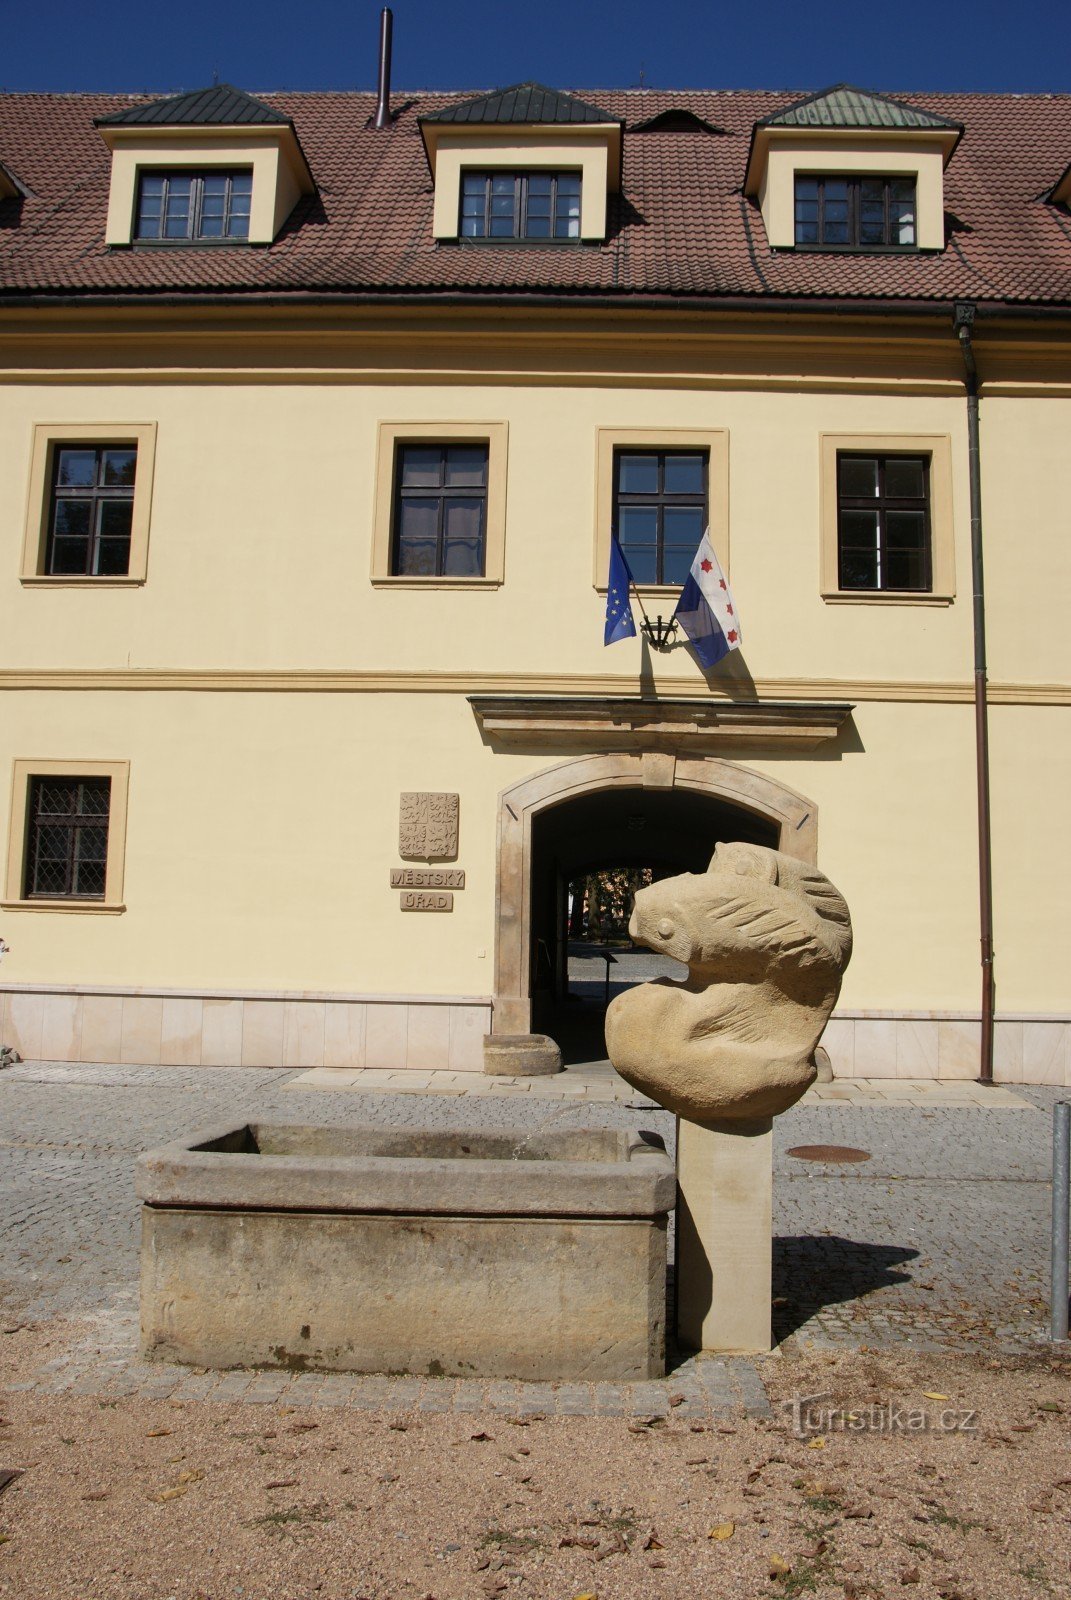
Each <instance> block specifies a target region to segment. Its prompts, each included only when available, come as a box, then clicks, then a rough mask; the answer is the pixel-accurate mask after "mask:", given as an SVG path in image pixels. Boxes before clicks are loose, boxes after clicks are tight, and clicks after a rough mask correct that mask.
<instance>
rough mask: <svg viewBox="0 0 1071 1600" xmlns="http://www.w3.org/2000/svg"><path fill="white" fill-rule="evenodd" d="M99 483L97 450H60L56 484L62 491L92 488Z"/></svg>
mask: <svg viewBox="0 0 1071 1600" xmlns="http://www.w3.org/2000/svg"><path fill="white" fill-rule="evenodd" d="M96 481H97V452H96V451H95V450H68V449H64V450H60V451H59V461H58V463H57V470H56V482H57V484H58V485H59V486H60V488H61V489H83V488H86V489H88V488H91V487H92V486H93V484H95V483H96Z"/></svg>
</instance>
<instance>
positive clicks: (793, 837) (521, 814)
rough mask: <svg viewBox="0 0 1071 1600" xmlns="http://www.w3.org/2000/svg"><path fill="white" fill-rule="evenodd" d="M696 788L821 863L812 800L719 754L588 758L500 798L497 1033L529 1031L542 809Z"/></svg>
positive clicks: (785, 847)
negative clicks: (536, 835) (536, 837)
mask: <svg viewBox="0 0 1071 1600" xmlns="http://www.w3.org/2000/svg"><path fill="white" fill-rule="evenodd" d="M646 788H656V789H681V790H687V789H690V790H695V791H698V792H700V793H702V794H707V795H710V796H711V798H713V799H717V800H720V801H721V802H722V803H723V804H726V805H729V806H735V807H737V808H739V809H740V810H741V811H745V812H749V813H750V814H751V815H752V816H758V817H761V818H763V819H764V820H766V821H768V822H771V823H773V824H774V825H775V826H776V827H777V829H778V839H779V842H778V848H779V849H780V850H782V851H784V853H785V855H790V856H795V857H796V858H797V859H798V860H800V861H807V862H810V863H812V864H815V862H816V857H817V848H818V810H817V807H816V806H815V805H814V804H813V803H812V802H811V801H810V800H808V799H806V797H805V796H804V795H801V794H797V793H796V791H795V790H794V789H790V788H788V786H787V785H786V784H783V783H778V782H776V780H775V779H773V778H767V777H765V776H764V775H763V774H762V773H759V772H753V771H751V769H750V768H748V767H741V766H738V765H737V764H736V763H734V762H731V761H721V760H718V759H717V758H715V757H713V756H708V757H697V758H691V759H681V758H678V757H676V756H674V755H671V754H666V753H664V752H661V751H651V750H648V751H635V752H628V751H620V752H616V753H614V754H610V755H591V756H580V757H578V758H577V759H576V760H573V761H563V762H562V763H560V765H558V766H554V767H548V768H546V769H545V770H544V771H542V772H537V773H534V774H533V775H532V776H531V777H529V778H524V779H522V780H521V782H520V783H515V784H513V785H511V787H510V788H508V789H504V790H503V791H502V793H501V794H500V795H499V799H498V854H497V873H496V890H495V993H494V1014H493V1017H492V1023H491V1026H492V1031H493V1032H495V1033H527V1032H528V1030H529V1028H530V1026H531V997H530V994H529V971H530V949H529V941H530V932H531V887H532V884H531V877H532V824H533V821H534V819H535V818H536V817H537V816H538V815H539V813H540V812H542V811H546V810H549V809H550V808H551V807H553V806H559V805H563V804H564V803H565V802H567V801H569V800H573V799H576V798H578V797H579V796H580V795H584V794H592V793H594V792H596V791H599V790H612V789H646Z"/></svg>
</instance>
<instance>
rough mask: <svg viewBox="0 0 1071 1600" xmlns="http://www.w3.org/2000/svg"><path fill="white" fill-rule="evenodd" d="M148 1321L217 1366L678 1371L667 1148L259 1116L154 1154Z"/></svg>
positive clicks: (507, 1374) (164, 1346)
mask: <svg viewBox="0 0 1071 1600" xmlns="http://www.w3.org/2000/svg"><path fill="white" fill-rule="evenodd" d="M137 1192H138V1197H139V1199H140V1200H141V1201H142V1256H141V1339H142V1349H143V1351H144V1353H145V1354H146V1355H147V1356H153V1357H156V1358H158V1359H160V1360H164V1361H179V1362H188V1363H191V1364H193V1365H195V1366H204V1367H244V1366H276V1367H289V1368H292V1369H298V1370H305V1369H308V1370H323V1371H349V1372H417V1373H430V1374H433V1375H457V1376H463V1377H496V1378H518V1379H539V1378H551V1379H553V1378H567V1379H577V1378H612V1379H618V1380H623V1379H629V1378H653V1377H660V1376H662V1374H663V1373H664V1371H665V1303H666V1229H667V1218H668V1214H669V1211H670V1208H671V1207H672V1206H673V1204H674V1200H675V1194H676V1185H675V1178H674V1171H673V1165H672V1162H671V1161H670V1158H669V1156H668V1155H667V1154H666V1151H665V1148H664V1147H663V1145H662V1143H661V1141H659V1140H657V1139H655V1136H654V1135H650V1134H648V1135H645V1136H641V1135H638V1134H634V1133H625V1132H616V1131H612V1130H608V1129H593V1130H584V1129H576V1130H570V1131H565V1132H549V1133H543V1134H536V1135H532V1134H530V1133H529V1134H526V1133H524V1132H521V1131H516V1132H511V1131H508V1130H507V1131H499V1132H496V1133H461V1132H439V1133H413V1132H406V1131H400V1130H386V1131H385V1130H381V1129H375V1128H360V1127H358V1128H317V1127H299V1126H294V1125H290V1124H285V1123H262V1122H257V1123H250V1124H248V1125H246V1126H243V1127H240V1128H235V1127H233V1126H227V1127H222V1128H217V1129H214V1130H209V1131H207V1132H205V1133H202V1134H200V1135H198V1136H197V1137H195V1138H192V1139H189V1140H183V1141H179V1142H176V1143H175V1144H170V1145H164V1146H163V1147H161V1148H160V1149H157V1150H152V1151H149V1152H148V1153H147V1154H145V1155H143V1156H141V1157H140V1159H139V1160H138V1164H137Z"/></svg>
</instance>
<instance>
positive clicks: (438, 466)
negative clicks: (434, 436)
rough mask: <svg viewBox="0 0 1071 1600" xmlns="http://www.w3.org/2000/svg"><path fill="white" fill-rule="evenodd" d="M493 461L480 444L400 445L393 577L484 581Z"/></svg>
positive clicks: (395, 474) (484, 447)
mask: <svg viewBox="0 0 1071 1600" xmlns="http://www.w3.org/2000/svg"><path fill="white" fill-rule="evenodd" d="M488 457H489V447H488V445H487V444H486V443H483V442H479V441H473V442H471V443H469V442H465V443H457V444H433V443H430V442H429V443H427V444H424V443H421V444H399V445H398V447H397V454H396V457H395V473H394V484H395V492H394V539H393V557H392V561H391V573H392V574H393V575H394V576H396V577H403V578H432V577H447V578H466V577H482V575H483V572H484V565H485V546H486V533H487V477H488Z"/></svg>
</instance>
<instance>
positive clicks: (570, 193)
mask: <svg viewBox="0 0 1071 1600" xmlns="http://www.w3.org/2000/svg"><path fill="white" fill-rule="evenodd" d="M458 233H459V234H460V236H461V238H462V239H579V237H580V174H579V172H465V173H462V176H461V217H460V220H459V223H458Z"/></svg>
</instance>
